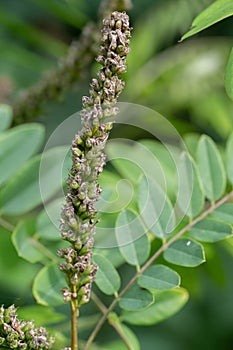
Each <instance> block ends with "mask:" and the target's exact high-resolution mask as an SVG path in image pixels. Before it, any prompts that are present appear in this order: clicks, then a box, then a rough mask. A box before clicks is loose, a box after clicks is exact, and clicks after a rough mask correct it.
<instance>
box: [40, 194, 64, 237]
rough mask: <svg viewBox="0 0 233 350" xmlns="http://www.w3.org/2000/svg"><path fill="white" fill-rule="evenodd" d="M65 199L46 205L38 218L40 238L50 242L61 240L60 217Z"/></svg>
mask: <svg viewBox="0 0 233 350" xmlns="http://www.w3.org/2000/svg"><path fill="white" fill-rule="evenodd" d="M62 204H64V198H59V199H56V200H54V201H53V202H51V203H49V204H47V205H46V207H45V209H44V210H42V211H41V212H40V214H39V215H38V217H37V223H36V231H37V234H38V236H39V237H40V238H43V239H45V240H49V241H57V240H59V239H61V234H60V232H59V226H60V217H61V216H60V215H61V209H62Z"/></svg>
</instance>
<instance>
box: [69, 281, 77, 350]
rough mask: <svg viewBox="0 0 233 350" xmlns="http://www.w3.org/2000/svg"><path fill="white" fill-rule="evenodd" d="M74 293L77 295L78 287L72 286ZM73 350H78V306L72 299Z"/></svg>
mask: <svg viewBox="0 0 233 350" xmlns="http://www.w3.org/2000/svg"><path fill="white" fill-rule="evenodd" d="M72 293H76V286H75V285H73V286H72ZM70 305H71V350H78V316H79V311H78V306H77V301H76V300H75V299H71V302H70Z"/></svg>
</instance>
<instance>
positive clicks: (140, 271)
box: [84, 191, 233, 350]
mask: <svg viewBox="0 0 233 350" xmlns="http://www.w3.org/2000/svg"><path fill="white" fill-rule="evenodd" d="M231 197H233V191H231V192H229V193H228V194H226V195H225V196H224V197H223V198H221V199H220V200H219V201H218V202H216V203H213V204H212V205H211V206H210V207H209V208H208V209H207V210H205V211H204V212H203V213H202V214H201V215H199V216H198V217H197V218H196V219H194V220H193V221H192V222H190V223H189V224H188V225H186V226H185V227H184V228H183V229H182V230H180V231H179V232H178V233H177V234H176V235H175V236H173V237H172V238H171V239H170V240H169V241H167V243H165V244H163V245H162V246H161V247H160V248H159V249H158V250H157V251H156V252H155V253H154V255H152V257H151V258H150V259H149V260H148V261H147V262H146V263H145V264H144V265H143V266H142V268H141V269H140V270H139V271H138V272H137V273H136V274H135V275H134V277H133V278H132V279H131V280H130V281H129V282H128V283H127V285H126V286H125V287H124V288H123V289H122V290H121V292H120V293H119V295H118V297H117V298H115V299H114V300H113V302H112V303H111V304H110V306H109V307H108V309H106V310H104V312H103V316H102V317H101V319H100V320H99V322H98V323H97V325H96V327H95V329H94V330H93V332H92V333H91V335H90V337H89V339H88V341H87V343H86V345H85V347H84V350H88V349H89V348H90V346H91V344H92V343H93V341H94V339H95V337H96V336H97V334H98V332H99V331H100V329H101V328H102V326H103V324H104V322H105V321H106V319H107V318H108V316H109V313H110V312H111V311H112V310H113V309H114V307H115V306H116V304H117V303H118V301H119V300H120V298H121V297H122V296H123V295H124V294H125V293H126V292H127V290H128V289H129V288H130V287H131V286H132V285H133V284H134V282H135V281H136V280H137V279H138V277H139V276H140V275H141V274H142V273H143V272H144V271H145V270H146V269H147V268H148V267H149V266H150V265H151V264H152V263H153V262H154V261H155V260H156V259H157V258H158V257H159V256H160V255H161V254H162V253H163V252H164V251H165V250H166V249H167V248H168V247H169V246H170V245H171V244H172V243H174V242H175V241H176V240H177V239H178V238H180V237H181V236H183V235H184V234H185V233H186V232H187V231H189V230H190V229H191V228H192V227H193V226H194V225H196V224H197V223H198V222H200V221H202V220H203V219H205V218H206V217H207V216H208V215H209V214H211V213H212V212H213V211H214V210H215V209H217V208H218V207H220V206H221V205H222V204H224V203H226V202H227V201H228V200H229V199H230V198H231Z"/></svg>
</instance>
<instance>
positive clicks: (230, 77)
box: [225, 49, 233, 100]
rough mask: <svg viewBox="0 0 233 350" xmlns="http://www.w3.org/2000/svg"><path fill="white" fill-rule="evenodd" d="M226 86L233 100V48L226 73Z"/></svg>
mask: <svg viewBox="0 0 233 350" xmlns="http://www.w3.org/2000/svg"><path fill="white" fill-rule="evenodd" d="M225 88H226V92H227V95H228V96H229V97H230V99H231V100H233V49H231V53H230V56H229V59H228V62H227V67H226V73H225Z"/></svg>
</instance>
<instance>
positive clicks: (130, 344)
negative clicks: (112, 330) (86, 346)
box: [106, 322, 140, 350]
mask: <svg viewBox="0 0 233 350" xmlns="http://www.w3.org/2000/svg"><path fill="white" fill-rule="evenodd" d="M117 328H118V330H120V333H121V336H122V338H123V339H124V342H125V343H126V344H127V347H126V345H125V344H124V345H122V350H126V349H128V350H140V344H139V342H138V340H137V337H136V335H135V334H134V333H133V332H132V330H131V329H129V328H128V327H127V326H126V325H124V324H122V323H120V322H117ZM106 349H107V348H106ZM116 349H117V350H119V345H118V346H117V347H116ZM120 349H121V348H120ZM108 350H113V348H112V347H108Z"/></svg>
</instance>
